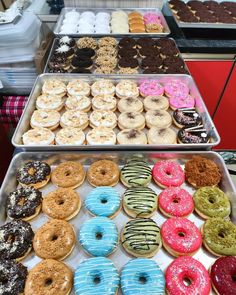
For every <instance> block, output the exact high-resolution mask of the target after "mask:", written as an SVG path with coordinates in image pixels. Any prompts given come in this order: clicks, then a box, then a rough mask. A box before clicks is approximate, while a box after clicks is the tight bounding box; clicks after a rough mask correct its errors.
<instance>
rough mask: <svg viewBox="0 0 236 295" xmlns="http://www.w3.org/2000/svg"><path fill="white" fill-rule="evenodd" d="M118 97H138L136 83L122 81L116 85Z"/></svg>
mask: <svg viewBox="0 0 236 295" xmlns="http://www.w3.org/2000/svg"><path fill="white" fill-rule="evenodd" d="M116 95H117V96H118V97H119V98H127V97H138V96H139V90H138V86H137V84H136V82H134V81H129V80H122V81H120V82H119V83H118V84H117V85H116Z"/></svg>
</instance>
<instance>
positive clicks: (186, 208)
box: [158, 187, 194, 217]
mask: <svg viewBox="0 0 236 295" xmlns="http://www.w3.org/2000/svg"><path fill="white" fill-rule="evenodd" d="M158 203H159V207H160V208H161V209H163V211H165V212H166V213H167V214H168V215H171V216H176V217H185V216H187V215H189V214H190V213H192V212H193V209H194V202H193V198H192V196H191V195H190V194H189V193H188V192H187V191H186V190H185V189H183V188H181V187H169V188H166V189H165V190H164V191H163V192H162V193H160V195H159V198H158Z"/></svg>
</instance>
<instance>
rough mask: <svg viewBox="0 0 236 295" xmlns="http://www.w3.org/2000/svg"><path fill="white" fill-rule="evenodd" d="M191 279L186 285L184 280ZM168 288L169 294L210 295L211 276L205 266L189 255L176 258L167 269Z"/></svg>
mask: <svg viewBox="0 0 236 295" xmlns="http://www.w3.org/2000/svg"><path fill="white" fill-rule="evenodd" d="M187 279H188V280H189V282H190V285H186V284H185V283H184V280H185V281H186V280H187ZM166 289H167V291H168V294H169V295H177V294H178V295H209V294H210V291H211V283H210V277H209V274H208V272H207V270H206V269H205V267H204V266H203V265H202V264H201V263H200V262H199V261H197V260H196V259H194V258H192V257H189V256H182V257H178V258H176V259H175V260H174V261H173V262H172V263H171V264H170V265H169V266H168V268H167V270H166Z"/></svg>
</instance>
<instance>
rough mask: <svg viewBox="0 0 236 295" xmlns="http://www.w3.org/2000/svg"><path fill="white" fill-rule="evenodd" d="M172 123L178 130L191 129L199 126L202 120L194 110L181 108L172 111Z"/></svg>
mask: <svg viewBox="0 0 236 295" xmlns="http://www.w3.org/2000/svg"><path fill="white" fill-rule="evenodd" d="M173 122H174V124H175V125H176V126H177V127H179V128H183V127H192V126H196V125H200V124H201V123H202V118H201V116H200V115H199V114H198V112H197V111H196V109H194V108H192V109H191V108H190V109H188V108H181V109H176V110H175V111H174V113H173Z"/></svg>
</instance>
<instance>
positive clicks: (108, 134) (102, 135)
mask: <svg viewBox="0 0 236 295" xmlns="http://www.w3.org/2000/svg"><path fill="white" fill-rule="evenodd" d="M86 139H87V144H89V145H99V144H103V145H114V144H116V134H115V132H114V131H113V130H112V129H110V128H106V127H97V128H94V129H92V130H90V131H89V132H88V133H87V136H86Z"/></svg>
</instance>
